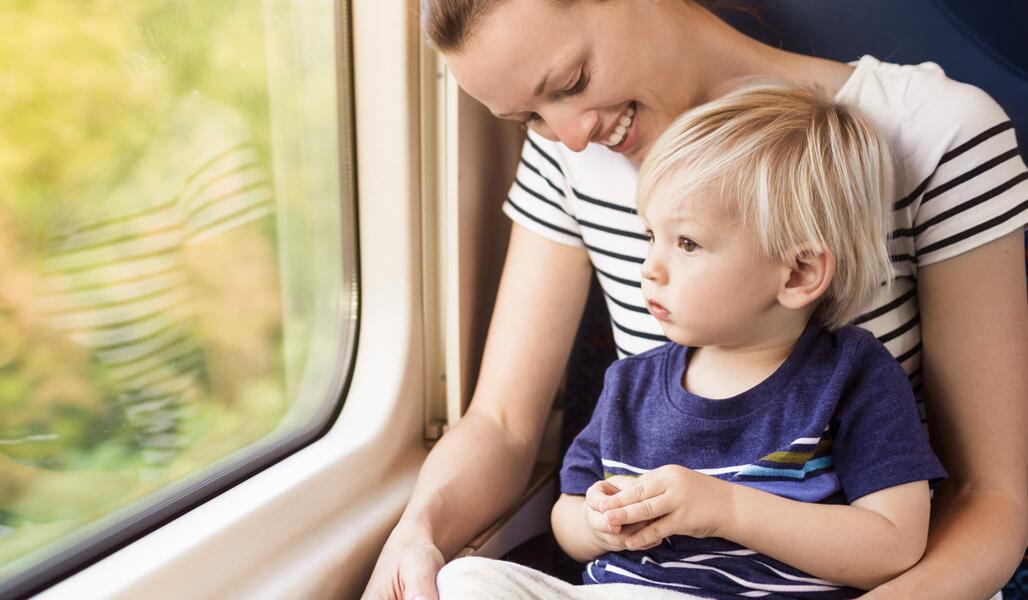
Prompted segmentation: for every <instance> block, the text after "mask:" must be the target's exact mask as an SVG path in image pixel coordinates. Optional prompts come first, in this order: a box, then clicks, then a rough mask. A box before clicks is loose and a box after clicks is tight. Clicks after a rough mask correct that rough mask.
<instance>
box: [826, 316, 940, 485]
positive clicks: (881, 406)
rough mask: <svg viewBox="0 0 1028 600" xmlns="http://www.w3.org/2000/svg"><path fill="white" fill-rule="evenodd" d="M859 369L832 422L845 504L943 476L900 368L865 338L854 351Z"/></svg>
mask: <svg viewBox="0 0 1028 600" xmlns="http://www.w3.org/2000/svg"><path fill="white" fill-rule="evenodd" d="M855 352H856V353H857V355H856V356H855V360H854V364H856V365H858V366H857V367H856V369H855V371H854V373H853V374H852V376H851V377H850V379H849V382H848V387H847V388H846V389H845V390H844V391H843V394H842V397H841V398H840V401H839V406H838V408H837V409H836V413H835V416H834V418H833V419H832V421H833V422H832V430H833V433H834V438H833V441H832V462H833V463H834V465H835V470H836V475H837V476H838V478H839V482H840V483H841V484H842V489H843V492H844V493H845V495H846V499H847V501H848V502H853V501H854V500H856V499H858V498H861V497H863V496H866V495H868V494H871V493H873V492H877V491H880V490H883V489H886V488H890V487H894V486H897V485H902V484H904V483H910V482H913V481H928V482H929V484H931V485H934V484H935V483H938V482H939V481H941V480H942V479H943V478H944V477H945V476H946V472H945V471H944V470H943V468H942V464H941V463H940V462H939V459H938V458H937V457H936V456H935V454H934V453H933V452H932V449H931V446H929V445H928V437H927V435H926V433H925V431H924V428H923V427H922V426H921V422H920V419H919V417H918V414H917V408H916V406H915V403H914V402H915V401H914V394H913V391H912V390H911V387H910V382H909V381H908V380H907V377H906V375H905V374H904V373H903V368H902V367H900V365H899V363H897V362H896V359H894V358H893V357H892V356H891V355H890V354H889V352H888V350H886V349H885V347H884V346H883V345H882V344H880V343H879V342H878V341H877V340H875V339H874V338H873V337H871V336H870V335H867V336H866V337H863V338H862V339H861V340H860V342H859V343H858V345H857V348H856V349H855Z"/></svg>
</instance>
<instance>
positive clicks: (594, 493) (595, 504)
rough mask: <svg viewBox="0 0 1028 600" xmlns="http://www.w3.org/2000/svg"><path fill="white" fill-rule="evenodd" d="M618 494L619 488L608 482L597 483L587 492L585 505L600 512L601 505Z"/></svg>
mask: <svg viewBox="0 0 1028 600" xmlns="http://www.w3.org/2000/svg"><path fill="white" fill-rule="evenodd" d="M616 493H618V488H616V487H614V486H613V485H611V484H609V483H607V482H606V481H597V482H596V483H594V484H592V485H591V486H589V489H587V490H586V491H585V504H586V506H588V507H589V508H591V509H593V510H599V506H600V503H601V502H603V500H604V499H605V498H608V497H610V496H611V495H613V494H616Z"/></svg>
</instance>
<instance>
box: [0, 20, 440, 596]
mask: <svg viewBox="0 0 1028 600" xmlns="http://www.w3.org/2000/svg"><path fill="white" fill-rule="evenodd" d="M333 4H334V6H335V10H336V15H337V23H346V22H347V21H348V22H349V23H351V24H352V25H353V26H352V27H351V28H350V41H351V65H352V68H351V69H347V67H349V66H351V65H344V64H340V65H339V73H340V75H341V77H340V79H339V92H340V98H341V99H345V98H347V97H350V98H352V99H353V106H354V111H353V115H354V123H353V125H354V138H355V143H354V148H353V149H352V150H353V151H354V152H353V155H354V156H355V157H356V159H357V160H356V161H355V162H356V177H355V178H354V179H355V185H356V191H357V193H356V200H357V216H358V217H359V218H358V219H357V232H355V233H356V242H357V255H358V256H360V265H361V268H360V271H359V274H358V276H359V284H360V290H361V295H362V297H361V302H360V304H359V313H358V311H357V310H355V311H354V313H353V314H354V315H355V318H357V321H356V329H355V330H354V331H355V333H354V336H353V337H352V338H351V339H352V340H353V341H354V342H355V341H356V339H358V338H359V339H360V341H361V344H360V351H359V352H353V353H351V361H350V362H351V364H338V365H337V368H336V372H335V375H334V378H333V382H332V386H331V388H332V389H331V390H330V392H329V393H330V395H331V396H332V397H335V398H340V397H341V396H342V394H343V393H344V390H345V393H346V398H345V402H344V403H343V404H342V407H341V408H339V404H338V403H337V404H336V409H335V414H334V415H332V416H333V417H334V418H331V419H330V420H329V423H328V424H327V426H319V427H318V428H317V429H316V430H312V431H309V432H305V433H304V435H303V436H302V437H296V438H292V439H289V440H284V441H283V442H282V443H281V444H278V445H276V446H275V447H273V448H269V449H268V451H266V452H263V453H261V454H259V455H257V456H253V457H248V458H247V459H246V460H245V461H243V462H242V463H241V464H240V465H239V466H237V467H235V468H233V469H231V470H230V471H228V472H226V473H224V474H223V475H220V476H218V477H216V478H212V479H211V480H210V481H207V482H204V483H203V484H201V485H200V486H198V489H197V490H195V492H194V493H190V494H189V495H188V497H184V498H181V499H178V500H176V501H174V502H168V503H167V504H166V505H161V506H159V507H155V509H154V510H151V511H148V512H147V513H145V514H144V515H140V518H138V519H132V520H131V521H130V522H129V523H127V524H126V523H120V524H118V528H117V529H116V530H112V532H111V533H110V535H109V536H106V537H104V538H102V541H101V538H98V539H97V540H96V541H95V542H94V543H93V544H92V545H93V546H95V548H93V549H92V551H91V555H90V556H88V557H83V558H82V559H81V560H77V561H75V562H66V561H67V559H68V557H67V556H55V557H54V560H51V561H47V562H45V563H42V564H41V566H40V568H38V569H32V570H30V571H26V573H25V576H24V577H18V578H16V579H15V580H12V583H13V584H14V585H10V586H6V587H5V588H4V589H3V592H4V593H5V594H7V593H10V594H11V595H26V594H30V593H37V592H41V593H40V596H39V597H41V598H65V597H67V598H73V597H74V598H80V597H82V596H83V595H85V596H90V597H92V596H97V597H136V596H146V595H158V596H160V595H164V594H167V593H168V591H169V590H175V593H176V595H186V596H215V595H223V594H229V595H248V594H246V593H244V592H245V590H250V591H251V592H252V593H254V594H258V593H259V595H268V594H269V590H274V589H280V590H283V591H286V590H288V591H289V593H290V594H292V593H296V590H297V589H298V588H299V587H307V588H310V586H312V585H334V586H342V587H343V588H346V587H347V586H349V588H350V589H352V588H354V587H358V586H361V585H362V584H363V578H364V577H366V575H367V572H365V571H362V570H361V569H360V568H353V567H354V565H356V564H359V563H358V561H362V562H363V566H364V567H365V568H366V570H369V569H370V565H372V564H373V561H374V559H375V558H376V557H377V550H378V548H380V546H381V544H382V542H383V541H384V538H385V535H386V534H388V531H389V530H390V529H391V526H392V524H393V523H395V520H396V518H397V517H398V516H399V514H400V511H402V508H403V506H404V504H405V502H406V499H407V496H408V494H409V490H410V488H411V487H412V486H413V482H414V479H415V477H416V475H417V472H418V470H419V468H420V464H421V462H422V461H423V459H424V456H425V454H426V449H425V447H424V444H423V443H422V433H423V415H424V413H423V402H424V377H423V374H424V344H423V342H422V340H423V311H422V272H421V267H422V260H421V252H422V244H421V210H420V183H419V175H420V174H419V170H418V165H419V162H420V156H419V137H418V136H419V114H418V111H417V98H418V89H419V84H420V81H419V68H418V58H417V57H418V40H419V37H418V23H417V19H416V15H417V3H416V2H414V1H413V0H408V1H407V2H403V3H380V2H377V1H376V0H357V1H354V2H352V3H351V5H350V10H349V11H346V10H345V5H344V3H342V2H333ZM398 23H403V24H404V26H403V27H397V24H398ZM361 31H365V32H372V33H369V34H368V35H361V33H360V32H361ZM339 37H341V38H344V39H345V37H346V36H345V35H342V36H339ZM337 54H338V53H337ZM347 72H349V73H350V74H351V75H352V76H350V77H346V76H345V75H346V73H347ZM356 80H360V81H361V87H360V88H359V89H354V85H353V82H354V81H356ZM351 94H352V95H351ZM398 115H400V118H397V116H398ZM341 150H344V152H341V154H345V150H346V148H342V149H341ZM387 172H388V173H392V174H393V175H391V176H390V177H381V176H380V175H379V174H381V173H387ZM382 231H392V232H394V235H389V236H382V235H381V234H380V232H382ZM376 232H379V234H378V235H376ZM358 314H359V316H357V315H358ZM341 356H342V355H341ZM398 374H402V375H401V376H398ZM347 384H349V386H348V389H347ZM369 464H376V465H379V468H378V469H377V472H376V473H375V474H374V475H372V476H369V475H367V474H366V473H364V472H363V469H365V468H367V465H369ZM312 544H315V545H319V544H320V545H321V546H324V547H330V548H332V549H331V550H328V551H321V550H319V551H310V550H309V548H310V546H311V545H312ZM303 549H306V550H303ZM74 551H76V552H80V551H81V549H80V548H75V549H74ZM58 561H62V562H61V563H60V564H57V563H58ZM341 564H346V565H348V567H349V568H347V569H345V570H346V571H347V572H348V573H338V572H336V573H335V574H334V575H333V572H335V571H336V570H337V569H338V567H339V565H341ZM255 574H261V575H260V576H256V577H255ZM59 579H60V581H56V580H59ZM328 580H332V581H333V583H329V584H326V583H325V582H326V581H328ZM55 581H56V583H54V582H55ZM319 582H320V583H319ZM51 584H53V585H51ZM48 585H49V586H50V587H48V588H47V587H46V586H48ZM15 586H16V587H15Z"/></svg>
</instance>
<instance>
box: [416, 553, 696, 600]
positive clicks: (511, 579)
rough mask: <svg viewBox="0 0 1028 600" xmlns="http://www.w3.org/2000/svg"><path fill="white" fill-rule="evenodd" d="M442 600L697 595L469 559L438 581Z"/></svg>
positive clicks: (678, 599) (658, 599) (670, 599)
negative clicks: (580, 580)
mask: <svg viewBox="0 0 1028 600" xmlns="http://www.w3.org/2000/svg"><path fill="white" fill-rule="evenodd" d="M436 585H437V586H438V587H439V600H484V599H489V600H491V599H494V598H495V599H496V600H507V599H508V598H510V599H514V600H549V599H550V598H554V599H557V600H564V599H567V600H636V599H638V600H689V599H696V600H698V599H699V597H698V596H692V595H689V594H685V593H681V592H674V591H671V590H666V589H663V588H656V587H649V586H643V585H634V584H631V583H604V584H597V585H571V584H570V583H567V582H565V581H561V580H560V579H557V578H556V577H551V576H549V575H547V574H546V573H543V572H541V571H536V570H535V569H531V568H529V567H526V566H524V565H519V564H517V563H512V562H506V561H502V560H493V559H490V558H480V557H477V556H469V557H466V558H458V559H457V560H455V561H453V562H450V563H449V564H447V565H446V566H445V567H443V569H442V570H441V571H440V572H439V575H438V577H437V578H436Z"/></svg>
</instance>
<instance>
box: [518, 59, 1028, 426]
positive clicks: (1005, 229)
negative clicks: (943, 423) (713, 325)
mask: <svg viewBox="0 0 1028 600" xmlns="http://www.w3.org/2000/svg"><path fill="white" fill-rule="evenodd" d="M837 99H838V100H839V101H843V102H847V103H851V104H854V105H857V106H859V107H860V108H861V109H862V110H863V111H864V112H865V113H866V114H867V115H868V116H869V117H870V118H871V119H872V121H874V123H875V124H876V126H877V127H878V128H879V130H880V131H881V133H882V134H883V135H884V136H885V138H886V139H887V140H888V141H889V143H890V145H891V147H892V150H893V153H894V155H895V158H896V161H897V180H896V188H897V189H898V190H902V192H901V195H900V197H898V198H896V200H895V202H894V204H893V227H894V231H893V238H892V240H891V241H890V254H891V255H892V260H893V266H894V271H895V281H894V282H893V285H892V286H891V287H890V288H889V289H888V292H886V291H884V290H885V288H883V292H882V293H880V294H879V295H878V297H877V298H875V300H874V301H873V302H872V304H871V305H870V306H869V307H868V308H867V311H866V312H865V314H863V315H862V316H861V317H859V318H857V319H856V321H855V324H857V325H859V326H861V327H863V328H865V329H867V330H869V331H871V332H872V333H873V334H874V335H875V336H876V337H877V338H878V339H879V340H880V341H881V342H882V343H884V344H885V346H886V348H888V350H889V352H890V353H891V354H892V355H893V356H894V357H896V359H897V360H899V362H900V363H901V364H902V365H903V368H904V370H905V371H906V373H907V374H908V376H909V377H910V380H911V383H912V385H913V386H914V389H915V392H916V394H917V396H918V399H919V403H918V405H919V408H921V410H922V416H923V401H922V400H921V396H922V394H921V391H922V386H923V383H922V381H923V378H922V374H921V331H920V327H919V314H918V303H917V270H918V267H921V266H925V265H930V264H933V263H936V262H939V261H942V260H946V259H947V258H951V257H954V256H957V255H959V254H961V253H963V252H967V251H968V250H971V249H974V248H977V247H979V246H981V245H983V244H986V243H988V242H991V241H993V240H995V239H997V238H1000V237H1002V236H1004V235H1006V234H1008V233H1010V232H1012V231H1018V230H1022V229H1023V228H1024V225H1025V222H1026V220H1028V172H1026V169H1025V164H1024V161H1023V160H1022V159H1021V157H1020V155H1019V154H1018V149H1017V141H1016V139H1015V137H1014V129H1013V125H1012V124H1011V122H1010V121H1009V119H1008V118H1007V116H1006V114H1005V113H1004V112H1003V110H1002V109H1001V108H1000V107H999V105H997V104H996V103H995V101H993V100H992V99H991V98H990V97H989V96H988V95H987V94H985V93H984V92H982V91H981V90H979V89H978V88H975V87H973V86H970V85H966V84H961V83H958V82H955V81H953V80H951V79H949V78H947V77H946V76H945V74H944V73H943V71H942V69H940V68H939V66H938V65H936V64H934V63H924V64H921V65H912V66H901V65H894V64H888V63H882V62H879V61H878V60H876V59H875V58H873V57H870V56H864V57H863V58H861V59H860V60H859V61H857V62H856V63H855V69H854V71H853V73H852V75H851V76H850V78H849V80H848V81H847V82H846V83H845V84H844V85H843V87H842V88H841V89H840V90H839V92H838V94H837ZM636 176H637V169H636V168H635V167H633V166H632V165H631V164H630V163H629V162H628V160H627V159H625V158H624V157H623V156H621V155H619V154H616V153H614V152H611V151H610V150H608V149H607V148H606V147H604V146H602V145H598V144H593V145H590V146H589V147H588V148H586V149H585V150H584V151H582V152H580V153H573V152H570V151H569V150H567V149H566V148H565V147H563V146H562V145H561V144H559V143H555V142H550V141H548V140H545V139H543V138H541V137H540V136H538V135H536V134H534V133H531V132H530V133H529V135H528V139H527V140H526V141H525V144H524V148H523V150H522V154H521V163H520V165H519V168H518V171H517V175H516V179H515V181H514V184H513V185H512V186H511V190H510V193H509V195H508V198H507V201H506V202H505V203H504V206H503V210H504V212H505V213H506V214H507V215H508V216H509V217H510V218H511V219H513V220H514V221H515V222H516V223H518V224H519V225H521V226H523V227H526V228H528V229H530V230H532V231H534V232H536V233H538V234H540V235H542V236H545V237H547V238H549V239H551V240H555V241H557V242H560V243H564V244H569V245H573V246H579V247H584V248H585V249H586V251H587V252H588V253H589V256H590V259H591V261H592V264H593V268H594V269H595V270H596V274H597V276H598V279H599V281H600V284H601V286H602V288H603V292H604V295H605V297H606V302H607V307H608V309H609V310H610V315H611V326H612V329H613V333H614V342H615V344H616V346H617V350H618V354H619V355H620V356H621V357H625V356H631V355H634V354H638V353H640V352H645V351H646V350H648V349H650V348H653V347H654V346H657V345H659V344H662V343H664V342H666V341H667V340H666V338H665V337H664V336H663V334H662V332H661V329H660V325H659V323H658V321H657V320H656V319H654V318H653V317H652V316H651V315H650V314H649V313H648V312H647V310H646V308H645V305H644V303H643V300H642V294H641V292H640V285H641V276H640V266H641V265H642V262H643V260H644V259H645V257H646V253H647V251H648V242H647V237H646V235H645V233H644V228H643V226H642V223H641V222H640V221H639V219H638V217H637V216H636V212H635V201H634V195H635V183H636Z"/></svg>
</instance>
